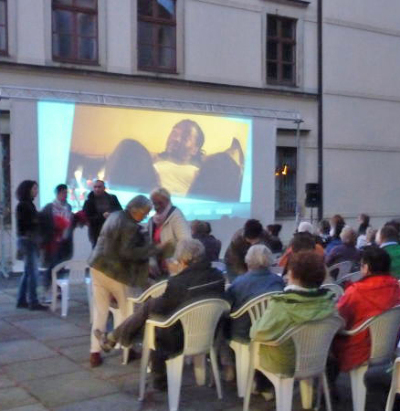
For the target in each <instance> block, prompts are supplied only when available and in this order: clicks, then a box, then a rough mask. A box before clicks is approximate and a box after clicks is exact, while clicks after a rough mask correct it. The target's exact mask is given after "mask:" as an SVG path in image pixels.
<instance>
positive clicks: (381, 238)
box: [376, 224, 399, 245]
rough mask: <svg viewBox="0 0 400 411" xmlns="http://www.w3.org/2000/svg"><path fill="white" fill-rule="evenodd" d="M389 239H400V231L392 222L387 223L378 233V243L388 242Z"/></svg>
mask: <svg viewBox="0 0 400 411" xmlns="http://www.w3.org/2000/svg"><path fill="white" fill-rule="evenodd" d="M389 241H396V242H398V241H399V233H398V232H397V230H396V229H395V228H394V227H393V226H392V225H390V224H385V225H384V226H383V227H382V228H381V229H380V230H379V231H378V233H377V235H376V242H377V244H379V245H381V244H383V243H388V242H389Z"/></svg>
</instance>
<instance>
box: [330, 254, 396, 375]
mask: <svg viewBox="0 0 400 411" xmlns="http://www.w3.org/2000/svg"><path fill="white" fill-rule="evenodd" d="M361 274H362V279H361V280H360V281H357V282H355V283H353V284H352V285H350V286H349V287H348V288H347V289H346V291H345V293H344V295H343V297H342V298H341V299H340V300H339V303H338V310H339V313H340V315H341V316H342V317H343V318H344V320H345V321H346V329H347V330H351V329H354V328H356V327H358V326H359V325H360V324H362V323H363V322H364V321H366V320H367V319H368V318H371V317H373V316H376V315H379V314H382V313H383V312H384V311H386V310H389V309H390V308H392V307H394V306H395V305H398V304H400V288H399V283H398V280H397V279H396V278H394V277H393V276H391V275H390V256H389V254H388V253H387V252H386V251H385V250H384V249H382V248H378V247H374V246H369V247H366V248H365V249H364V252H363V256H362V259H361ZM370 352H371V338H370V336H369V331H368V330H365V331H363V332H360V333H358V334H357V335H354V336H350V337H347V336H337V337H336V338H335V340H334V345H333V353H334V356H335V357H336V359H337V360H338V365H339V369H340V371H344V372H347V371H350V370H351V369H353V368H356V367H358V366H360V365H361V364H363V363H364V362H365V361H367V360H368V358H369V356H370Z"/></svg>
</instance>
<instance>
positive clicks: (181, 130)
mask: <svg viewBox="0 0 400 411" xmlns="http://www.w3.org/2000/svg"><path fill="white" fill-rule="evenodd" d="M203 144H204V133H203V131H202V129H201V128H200V126H199V125H198V124H197V123H196V122H194V121H192V120H182V121H180V122H179V123H177V124H175V126H174V127H173V129H172V131H171V133H170V134H169V136H168V140H167V145H166V149H165V152H166V153H167V154H169V155H170V156H171V157H172V158H173V159H174V160H175V161H177V162H178V163H187V162H190V161H191V160H192V159H194V158H196V157H198V156H199V155H200V152H201V147H202V146H203Z"/></svg>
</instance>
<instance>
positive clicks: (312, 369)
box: [243, 316, 344, 411]
mask: <svg viewBox="0 0 400 411" xmlns="http://www.w3.org/2000/svg"><path fill="white" fill-rule="evenodd" d="M343 325H344V321H343V319H342V318H341V317H339V316H330V317H327V318H325V319H324V320H320V321H310V322H307V323H304V324H302V325H300V326H297V327H294V328H291V329H289V330H288V331H286V332H285V333H284V334H283V335H282V336H281V337H280V338H278V339H277V340H276V341H268V342H261V341H252V342H251V344H250V367H249V372H248V378H247V385H246V395H245V399H244V404H243V410H244V411H248V409H249V405H250V395H251V389H252V385H253V379H254V374H255V370H259V371H261V372H262V373H263V374H264V375H266V377H267V378H268V379H269V380H270V381H271V382H272V384H273V385H274V388H275V396H276V409H277V411H291V410H292V399H293V385H294V380H295V379H297V380H300V383H302V382H303V381H304V383H305V384H301V385H300V389H301V396H302V402H303V408H306V409H309V408H311V402H312V401H311V400H312V379H313V378H319V379H320V380H321V381H322V386H323V390H324V394H325V401H326V408H327V410H328V411H332V405H331V401H330V395H329V388H328V382H327V378H326V375H325V365H326V360H327V357H328V351H329V348H330V345H331V343H332V340H333V337H334V336H335V334H336V333H337V331H338V330H339V329H340V328H342V327H343ZM289 338H291V339H292V340H293V342H294V346H295V352H296V364H295V371H294V375H293V377H286V376H282V375H276V374H272V373H270V372H268V371H267V370H265V369H264V368H263V367H262V365H261V361H260V347H261V346H263V345H265V346H274V347H275V346H278V345H281V344H282V343H283V342H285V341H286V340H288V339H289Z"/></svg>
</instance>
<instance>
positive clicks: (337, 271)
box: [328, 261, 354, 281]
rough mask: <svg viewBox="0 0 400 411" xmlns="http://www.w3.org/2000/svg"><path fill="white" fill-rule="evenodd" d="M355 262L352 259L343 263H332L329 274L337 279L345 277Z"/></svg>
mask: <svg viewBox="0 0 400 411" xmlns="http://www.w3.org/2000/svg"><path fill="white" fill-rule="evenodd" d="M353 264H354V263H353V262H352V261H342V262H341V263H337V264H334V265H331V266H330V267H329V268H328V271H329V275H330V276H331V278H333V279H334V280H335V281H338V280H339V279H340V278H341V277H343V276H344V275H346V274H348V273H349V272H350V270H351V267H352V266H353Z"/></svg>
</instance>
